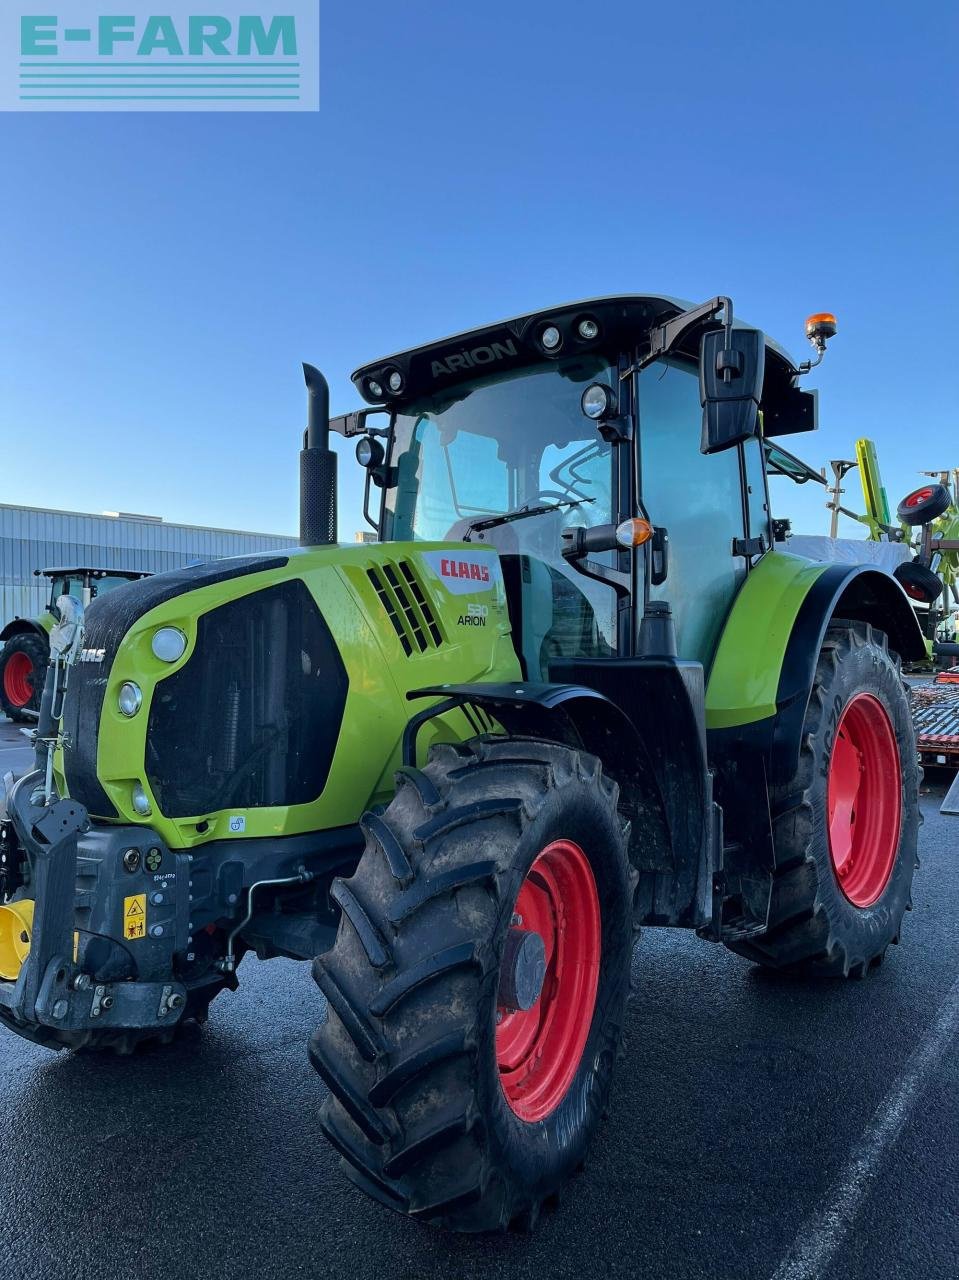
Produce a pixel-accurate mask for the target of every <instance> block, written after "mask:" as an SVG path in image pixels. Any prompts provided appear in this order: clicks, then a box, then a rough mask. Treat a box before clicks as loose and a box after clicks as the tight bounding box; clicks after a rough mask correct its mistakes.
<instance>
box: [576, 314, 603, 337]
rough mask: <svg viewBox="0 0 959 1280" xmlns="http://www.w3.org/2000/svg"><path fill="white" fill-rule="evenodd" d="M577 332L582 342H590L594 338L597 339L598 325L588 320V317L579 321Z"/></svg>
mask: <svg viewBox="0 0 959 1280" xmlns="http://www.w3.org/2000/svg"><path fill="white" fill-rule="evenodd" d="M578 330H579V336H580V337H581V338H582V339H583V341H584V342H592V341H593V339H594V338H598V337H599V325H598V324H597V323H596V321H595V320H592V319H590V317H589V316H587V317H586V318H585V319H583V320H580V322H579V325H578Z"/></svg>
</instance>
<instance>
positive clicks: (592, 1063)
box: [310, 738, 635, 1231]
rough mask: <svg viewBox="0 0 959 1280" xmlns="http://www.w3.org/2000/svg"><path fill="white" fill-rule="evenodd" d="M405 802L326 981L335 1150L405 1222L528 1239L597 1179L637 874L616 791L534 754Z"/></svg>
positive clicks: (319, 966) (572, 754)
mask: <svg viewBox="0 0 959 1280" xmlns="http://www.w3.org/2000/svg"><path fill="white" fill-rule="evenodd" d="M398 780H399V782H400V784H401V785H400V786H399V789H398V791H397V794H396V797H395V799H394V800H393V802H392V803H391V804H390V806H389V808H388V809H387V810H386V812H385V813H384V814H383V816H382V817H379V816H375V815H372V814H367V815H366V818H365V819H364V826H365V829H366V834H367V844H366V850H365V852H364V854H363V856H362V858H361V860H360V863H359V866H358V868H357V870H356V873H355V874H354V875H353V876H352V877H351V878H350V879H349V880H341V881H337V883H336V885H335V886H334V889H333V896H334V898H335V899H336V901H337V902H338V903H339V905H340V908H341V910H342V913H343V915H342V920H341V923H340V928H339V931H338V934H337V939H336V943H335V945H334V946H333V948H332V949H331V950H330V951H329V952H327V953H326V954H325V955H324V956H321V957H320V958H319V959H318V960H317V962H316V964H315V966H314V974H315V977H316V981H317V983H318V984H319V986H320V988H321V990H322V991H323V993H324V994H325V995H326V998H327V1002H328V1005H329V1014H328V1018H327V1021H326V1023H325V1024H324V1025H323V1026H321V1027H320V1029H319V1031H318V1032H317V1033H316V1035H315V1036H314V1037H313V1039H312V1041H311V1044H310V1057H311V1059H312V1061H313V1064H314V1066H315V1067H316V1069H317V1071H318V1072H319V1074H320V1075H321V1077H322V1078H323V1080H324V1081H325V1082H326V1084H327V1085H328V1087H329V1090H330V1096H329V1098H328V1100H327V1102H326V1103H325V1105H324V1108H323V1112H322V1125H323V1129H324V1131H325V1133H326V1134H327V1136H328V1137H329V1139H330V1141H331V1142H332V1144H333V1146H334V1147H335V1148H336V1150H337V1151H338V1152H339V1154H340V1155H341V1157H342V1159H343V1165H344V1168H345V1170H346V1172H347V1173H348V1174H349V1176H350V1177H351V1178H352V1179H353V1180H354V1182H356V1183H357V1184H358V1185H359V1186H360V1187H361V1188H363V1190H365V1191H366V1192H368V1193H369V1194H371V1195H373V1196H374V1197H375V1198H376V1199H378V1200H380V1201H381V1202H383V1203H384V1204H386V1205H388V1206H389V1207H390V1208H393V1209H396V1210H398V1211H400V1212H404V1213H407V1214H410V1215H411V1216H414V1217H417V1218H420V1219H424V1220H426V1221H429V1222H431V1223H435V1224H437V1225H441V1226H444V1227H449V1228H453V1229H455V1230H461V1231H487V1230H495V1229H497V1228H503V1227H506V1226H508V1225H509V1224H510V1223H511V1222H519V1223H521V1224H526V1225H529V1224H531V1223H532V1221H533V1220H535V1217H536V1215H537V1213H538V1211H539V1209H540V1206H541V1205H542V1204H543V1202H544V1201H546V1200H548V1199H550V1198H551V1197H554V1196H555V1195H556V1194H557V1193H558V1192H559V1190H560V1188H561V1187H562V1185H563V1184H564V1183H565V1182H566V1181H567V1179H568V1178H570V1177H571V1176H572V1174H573V1173H574V1172H576V1170H577V1169H578V1168H579V1167H580V1166H581V1164H582V1162H583V1160H584V1158H585V1155H586V1150H587V1148H588V1146H589V1144H590V1141H591V1139H592V1137H593V1135H594V1133H595V1131H596V1129H597V1127H598V1125H599V1122H600V1119H601V1117H602V1113H603V1110H604V1108H605V1106H606V1102H607V1098H608V1094H609V1088H610V1079H611V1073H612V1069H613V1063H614V1061H615V1059H616V1056H617V1051H618V1048H619V1043H620V1038H621V1030H622V1023H623V1014H624V1008H625V1003H626V996H627V991H628V987H629V961H630V955H631V938H632V928H631V902H632V890H633V887H634V881H635V874H634V873H633V872H632V871H631V869H630V866H629V862H628V859H627V856H626V850H625V842H624V836H623V829H622V824H621V822H620V819H619V816H618V813H617V789H616V787H615V785H614V784H613V783H612V782H610V781H608V780H607V779H606V778H604V776H603V774H602V772H601V769H600V766H599V762H598V761H597V760H595V759H594V758H593V757H591V756H587V755H585V754H583V753H582V752H578V751H575V750H572V749H570V748H567V747H562V746H558V745H554V744H551V743H545V742H540V741H532V740H524V739H495V738H491V739H484V740H481V741H478V742H474V743H472V744H470V745H469V746H460V747H454V746H442V747H437V748H434V750H433V752H432V754H431V757H430V761H429V763H428V764H427V766H426V768H425V769H424V770H422V771H404V772H402V773H401V774H400V775H398Z"/></svg>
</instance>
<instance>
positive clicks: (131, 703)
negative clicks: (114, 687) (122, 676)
mask: <svg viewBox="0 0 959 1280" xmlns="http://www.w3.org/2000/svg"><path fill="white" fill-rule="evenodd" d="M117 705H118V706H119V708H120V713H121V714H122V715H125V716H135V715H136V713H137V712H138V711H139V710H140V708H141V707H142V706H143V694H142V693H141V692H140V686H139V685H138V684H134V683H133V681H132V680H127V681H125V682H124V683H123V684H121V685H120V694H119V697H118V698H117Z"/></svg>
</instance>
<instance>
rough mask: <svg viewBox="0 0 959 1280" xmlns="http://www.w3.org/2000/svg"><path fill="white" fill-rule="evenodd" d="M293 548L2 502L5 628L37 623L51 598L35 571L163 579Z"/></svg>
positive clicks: (234, 532)
mask: <svg viewBox="0 0 959 1280" xmlns="http://www.w3.org/2000/svg"><path fill="white" fill-rule="evenodd" d="M295 545H296V538H295V537H293V536H292V535H291V534H271V533H248V532H244V531H242V530H240V529H209V528H205V527H204V526H202V525H189V524H167V522H166V521H165V520H163V519H161V518H160V517H158V516H139V515H129V514H127V513H126V512H117V513H113V512H104V513H101V514H100V515H93V514H89V513H87V512H82V511H54V510H52V509H47V508H45V507H15V506H8V505H6V504H5V503H0V626H3V625H4V624H5V623H7V622H9V621H10V619H11V618H14V617H17V616H19V617H36V616H37V615H38V614H40V613H41V612H42V610H43V607H44V605H45V604H46V603H47V599H48V596H49V592H50V584H49V582H48V581H47V580H46V579H45V578H37V577H35V575H34V570H35V569H47V568H75V567H81V566H82V567H88V568H96V569H99V568H104V569H139V570H144V571H147V572H150V573H159V572H161V571H162V570H164V569H178V568H180V567H182V566H183V565H186V564H191V563H196V562H198V561H204V560H216V559H219V558H221V557H222V556H239V555H249V554H250V553H252V552H255V551H276V550H278V549H280V548H283V547H291V546H295Z"/></svg>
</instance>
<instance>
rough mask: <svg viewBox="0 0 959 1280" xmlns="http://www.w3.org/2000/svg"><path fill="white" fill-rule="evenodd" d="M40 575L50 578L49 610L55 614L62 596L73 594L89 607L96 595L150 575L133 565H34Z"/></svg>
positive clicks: (37, 575) (36, 573) (84, 605)
mask: <svg viewBox="0 0 959 1280" xmlns="http://www.w3.org/2000/svg"><path fill="white" fill-rule="evenodd" d="M33 572H34V575H35V576H36V577H38V578H41V577H42V578H48V579H49V581H50V599H49V600H48V601H47V612H48V613H49V614H50V615H51V616H52V617H54V618H56V617H57V616H58V614H57V608H56V605H57V601H58V600H59V599H60V597H61V596H72V597H73V598H74V599H75V600H79V601H80V603H81V604H82V605H83V607H84V608H86V607H87V606H88V605H89V604H90V602H91V601H92V600H94V599H95V598H96V597H97V596H100V595H103V594H104V593H105V592H107V591H112V590H113V588H114V587H118V586H120V585H121V583H124V582H136V581H138V580H139V579H140V578H149V577H150V576H151V575H150V574H149V573H146V572H144V571H141V570H133V569H90V568H86V567H80V568H76V567H75V568H71V569H34V571H33Z"/></svg>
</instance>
